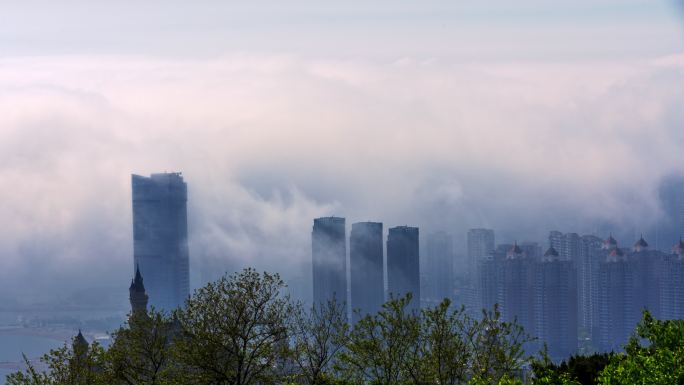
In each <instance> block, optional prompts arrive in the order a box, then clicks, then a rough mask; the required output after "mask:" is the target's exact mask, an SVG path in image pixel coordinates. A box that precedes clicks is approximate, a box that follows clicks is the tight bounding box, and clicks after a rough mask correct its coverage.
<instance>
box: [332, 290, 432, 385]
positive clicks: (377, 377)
mask: <svg viewBox="0 0 684 385" xmlns="http://www.w3.org/2000/svg"><path fill="white" fill-rule="evenodd" d="M411 298H412V296H411V294H410V293H409V294H407V295H406V296H404V297H400V298H392V299H390V300H389V301H388V302H387V303H385V304H384V305H383V306H382V309H381V310H380V311H379V312H378V313H377V314H369V315H366V316H365V317H363V318H361V319H360V320H359V321H358V322H357V323H356V325H354V327H353V329H352V331H351V333H350V337H349V342H348V344H347V346H346V349H345V350H344V351H343V352H341V353H340V358H339V364H338V369H339V371H340V373H341V374H342V375H343V376H344V378H345V380H348V381H350V382H352V383H357V384H367V383H370V384H376V385H401V384H410V383H417V381H418V380H419V378H418V375H419V374H418V370H417V365H418V364H419V363H417V362H416V360H415V358H416V354H417V353H418V351H419V346H418V342H419V335H420V318H419V316H418V314H417V313H415V312H409V311H408V310H407V306H408V304H409V302H410V301H411Z"/></svg>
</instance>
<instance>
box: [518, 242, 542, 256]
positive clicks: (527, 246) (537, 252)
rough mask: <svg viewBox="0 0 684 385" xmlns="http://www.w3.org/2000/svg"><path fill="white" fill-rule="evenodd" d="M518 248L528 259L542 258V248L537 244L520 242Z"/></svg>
mask: <svg viewBox="0 0 684 385" xmlns="http://www.w3.org/2000/svg"><path fill="white" fill-rule="evenodd" d="M518 247H520V249H521V250H522V251H523V253H525V255H526V256H527V257H528V258H532V259H535V260H539V259H541V258H542V248H541V246H539V244H538V243H537V242H530V241H525V242H520V243H519V244H518Z"/></svg>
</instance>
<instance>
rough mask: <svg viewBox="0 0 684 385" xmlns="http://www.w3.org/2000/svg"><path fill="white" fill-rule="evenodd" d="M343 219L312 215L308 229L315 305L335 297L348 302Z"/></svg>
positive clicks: (336, 299)
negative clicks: (309, 231)
mask: <svg viewBox="0 0 684 385" xmlns="http://www.w3.org/2000/svg"><path fill="white" fill-rule="evenodd" d="M345 231H346V230H345V219H344V218H338V217H323V218H316V219H314V224H313V230H312V231H311V256H312V264H313V300H314V304H315V305H320V304H321V303H326V302H328V301H330V300H333V299H334V300H335V301H337V302H338V303H344V304H345V306H346V303H347V242H346V238H345V237H346V235H345V234H346V233H345Z"/></svg>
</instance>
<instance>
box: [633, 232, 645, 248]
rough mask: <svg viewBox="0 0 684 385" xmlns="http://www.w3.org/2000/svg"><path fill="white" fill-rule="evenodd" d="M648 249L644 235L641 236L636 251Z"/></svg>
mask: <svg viewBox="0 0 684 385" xmlns="http://www.w3.org/2000/svg"><path fill="white" fill-rule="evenodd" d="M647 248H648V242H646V240H644V235H643V234H641V238H639V240H638V241H636V243H635V244H634V251H636V252H639V251H643V250H645V249H647Z"/></svg>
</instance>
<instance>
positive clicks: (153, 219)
mask: <svg viewBox="0 0 684 385" xmlns="http://www.w3.org/2000/svg"><path fill="white" fill-rule="evenodd" d="M131 183H132V190H133V260H134V264H133V266H134V268H137V267H139V268H140V273H141V274H142V275H143V276H144V277H145V282H146V289H147V293H148V295H149V298H150V304H151V305H152V306H154V307H155V308H156V309H157V310H166V311H171V310H173V309H175V308H177V307H179V306H181V305H182V304H183V303H184V301H185V299H186V298H187V297H188V295H189V294H190V271H189V251H188V219H187V207H186V205H187V191H188V190H187V185H186V184H185V182H184V181H183V176H182V175H181V173H175V172H174V173H163V174H152V175H151V176H150V177H145V176H140V175H133V176H132V178H131Z"/></svg>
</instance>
